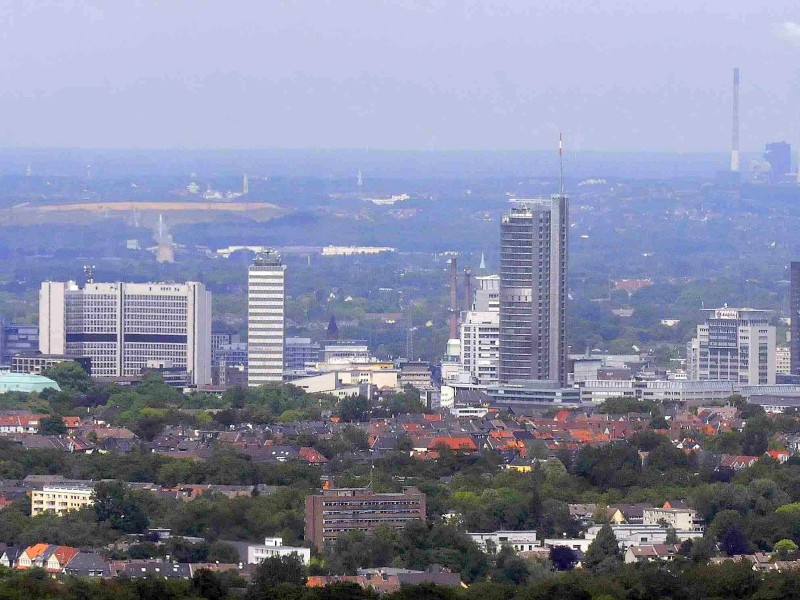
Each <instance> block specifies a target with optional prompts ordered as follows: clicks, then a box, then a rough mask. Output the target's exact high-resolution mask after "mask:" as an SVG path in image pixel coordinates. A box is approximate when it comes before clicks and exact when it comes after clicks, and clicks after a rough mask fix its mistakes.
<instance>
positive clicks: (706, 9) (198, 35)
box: [0, 0, 800, 152]
mask: <svg viewBox="0 0 800 600" xmlns="http://www.w3.org/2000/svg"><path fill="white" fill-rule="evenodd" d="M0 18H2V20H3V23H4V34H3V36H2V38H0V57H2V58H0V68H2V69H3V71H4V73H5V74H6V78H5V80H6V85H5V86H4V89H3V92H2V93H1V94H0V111H2V113H3V114H4V115H5V118H4V119H3V124H2V127H0V145H2V146H13V147H31V146H36V147H95V148H97V147H100V148H128V147H135V148H373V149H406V150H429V149H437V150H448V149H477V150H485V149H500V150H506V149H523V150H542V149H546V148H550V147H551V145H552V140H553V139H554V137H555V136H557V134H558V132H559V131H563V132H564V133H565V136H566V140H567V146H568V147H569V148H570V149H572V150H573V151H581V150H602V151H668V152H698V151H702V152H714V151H717V150H719V149H720V148H724V147H725V145H726V140H727V138H728V129H729V122H730V119H729V110H728V108H729V105H730V100H731V97H730V86H729V80H730V72H731V69H732V68H733V67H734V66H739V67H741V69H742V73H743V77H742V92H741V95H742V102H741V104H742V149H743V150H744V151H754V150H760V148H761V146H762V140H763V139H765V138H769V139H786V140H787V141H792V140H798V139H800V111H798V108H797V107H798V106H800V92H798V89H799V88H800V86H798V83H800V73H798V64H800V27H799V26H798V24H797V23H798V22H800V13H798V11H797V6H796V3H794V2H791V1H786V0H781V1H776V2H770V3H769V9H768V10H765V8H764V6H763V5H762V4H761V3H758V2H750V1H745V0H733V1H729V2H718V1H716V0H704V1H699V2H690V3H689V2H681V3H675V4H673V5H672V6H668V5H667V3H663V2H633V1H630V0H601V1H598V2H592V3H587V2H583V1H577V0H568V1H563V2H548V3H541V2H515V1H508V0H498V1H485V2H484V1H477V0H476V1H462V2H443V1H430V2H414V1H410V0H408V1H398V2H366V3H365V2H356V1H352V0H345V1H339V2H312V3H307V2H258V1H241V2H236V3H233V4H231V3H229V2H221V1H207V2H194V1H188V0H182V1H177V2H115V3H107V2H99V1H85V0H73V1H69V2H44V1H42V2H35V1H25V2H6V3H4V6H3V9H2V14H1V16H0Z"/></svg>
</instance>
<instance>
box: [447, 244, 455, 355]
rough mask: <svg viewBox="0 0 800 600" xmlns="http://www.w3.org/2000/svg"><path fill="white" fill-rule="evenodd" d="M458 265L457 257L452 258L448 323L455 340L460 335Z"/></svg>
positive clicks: (452, 337)
mask: <svg viewBox="0 0 800 600" xmlns="http://www.w3.org/2000/svg"><path fill="white" fill-rule="evenodd" d="M457 288H458V267H457V266H456V257H455V256H454V257H453V258H451V259H450V314H449V315H448V317H447V321H448V324H449V325H450V339H451V340H454V339H456V338H457V337H458V295H457V291H456V290H457Z"/></svg>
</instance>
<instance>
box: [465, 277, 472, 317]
mask: <svg viewBox="0 0 800 600" xmlns="http://www.w3.org/2000/svg"><path fill="white" fill-rule="evenodd" d="M464 310H472V269H470V268H469V267H467V268H466V269H464Z"/></svg>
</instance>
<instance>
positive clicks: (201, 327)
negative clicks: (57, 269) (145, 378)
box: [39, 281, 211, 386]
mask: <svg viewBox="0 0 800 600" xmlns="http://www.w3.org/2000/svg"><path fill="white" fill-rule="evenodd" d="M39 350H40V352H42V353H43V354H63V355H67V356H86V357H89V358H90V359H91V375H92V376H93V377H136V376H139V375H141V374H142V370H143V369H144V368H146V367H147V365H148V364H152V363H153V362H154V361H155V362H158V363H163V364H169V365H171V366H172V367H173V368H176V369H185V370H186V372H187V374H188V378H189V381H190V383H193V384H195V385H198V386H200V385H208V384H210V383H211V292H208V291H206V288H205V286H204V285H203V284H202V283H197V282H193V281H190V282H187V283H122V282H116V283H87V284H86V285H85V286H84V287H82V288H81V287H79V286H78V284H77V283H75V282H74V281H67V282H58V281H45V282H42V285H41V289H40V291H39Z"/></svg>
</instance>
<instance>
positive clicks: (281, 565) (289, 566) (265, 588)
mask: <svg viewBox="0 0 800 600" xmlns="http://www.w3.org/2000/svg"><path fill="white" fill-rule="evenodd" d="M305 583H306V568H305V566H304V565H303V563H302V561H301V560H300V557H298V556H297V555H296V554H292V555H289V556H270V557H268V558H266V559H264V561H263V562H262V563H261V564H260V565H258V569H256V574H255V576H254V577H253V582H252V584H251V585H250V588H249V589H248V590H247V596H246V597H247V598H248V600H258V599H261V598H267V597H270V590H273V589H274V588H276V587H278V586H279V585H281V584H291V585H296V586H301V585H305Z"/></svg>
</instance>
